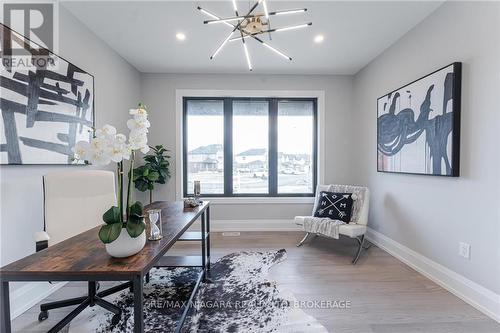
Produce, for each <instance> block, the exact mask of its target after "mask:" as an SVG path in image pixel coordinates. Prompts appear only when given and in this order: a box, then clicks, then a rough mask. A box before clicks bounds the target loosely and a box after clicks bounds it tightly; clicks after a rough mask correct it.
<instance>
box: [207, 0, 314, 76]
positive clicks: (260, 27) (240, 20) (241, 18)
mask: <svg viewBox="0 0 500 333" xmlns="http://www.w3.org/2000/svg"><path fill="white" fill-rule="evenodd" d="M232 2H233V7H234V13H235V16H233V17H226V18H221V17H219V16H217V15H215V14H213V13H211V12H209V11H208V10H206V9H203V8H201V7H198V10H199V11H200V12H202V13H203V14H205V15H207V16H209V17H210V18H211V20H207V21H204V22H203V23H204V24H224V25H226V26H228V27H230V28H231V32H230V33H229V35H228V36H227V37H226V39H224V41H223V42H222V43H221V44H220V45H219V47H217V49H216V50H215V52H214V53H213V54H212V55H211V56H210V59H214V58H215V57H216V56H217V54H219V52H220V51H221V50H222V48H223V47H224V46H225V45H226V44H227V43H228V42H238V41H241V43H242V45H243V51H244V53H245V58H246V60H247V64H248V69H249V70H250V71H251V70H252V62H251V60H250V54H249V53H248V48H247V44H246V41H245V40H246V39H248V38H252V39H254V40H256V41H257V42H259V43H260V44H262V45H264V46H265V47H266V48H268V49H269V50H271V51H273V52H274V53H276V54H277V55H279V56H281V57H283V58H285V59H286V60H290V61H291V60H292V58H291V57H289V56H288V55H286V54H284V53H283V52H281V51H280V50H278V49H276V48H275V47H272V46H271V45H269V43H267V42H265V41H263V40H262V39H261V38H260V35H263V34H268V35H269V38H271V33H274V32H281V31H288V30H295V29H301V28H306V27H308V26H310V25H312V22H309V23H304V24H298V25H293V26H287V27H281V28H271V20H270V17H271V16H279V15H289V14H297V13H304V12H306V11H307V8H301V9H290V10H281V11H276V12H270V11H268V9H267V3H266V0H259V1H257V2H256V3H255V4H254V5H253V6H252V7H250V10H249V11H248V13H246V15H240V14H239V12H238V7H237V5H236V0H232ZM259 5H262V8H263V10H264V13H263V14H260V13H255V11H256V10H257V7H259Z"/></svg>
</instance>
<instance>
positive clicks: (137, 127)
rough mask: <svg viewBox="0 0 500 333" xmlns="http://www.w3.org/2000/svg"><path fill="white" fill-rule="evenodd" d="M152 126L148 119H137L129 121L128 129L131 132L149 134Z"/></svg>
mask: <svg viewBox="0 0 500 333" xmlns="http://www.w3.org/2000/svg"><path fill="white" fill-rule="evenodd" d="M150 126H151V123H150V122H149V120H147V119H143V120H137V119H129V120H128V121H127V127H128V129H129V130H131V131H138V132H141V133H147V132H148V128H149V127H150Z"/></svg>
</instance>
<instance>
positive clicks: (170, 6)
mask: <svg viewBox="0 0 500 333" xmlns="http://www.w3.org/2000/svg"><path fill="white" fill-rule="evenodd" d="M253 3H254V1H238V7H239V8H240V10H243V11H244V10H247V9H248V8H249V6H250V5H251V4H253ZM267 3H268V7H269V11H275V10H283V9H293V8H301V7H306V8H307V9H308V11H307V12H306V13H301V14H294V15H286V16H278V17H272V18H271V23H272V25H273V27H279V26H287V25H295V24H299V23H306V22H313V25H312V26H311V27H309V28H305V29H301V30H294V31H284V32H279V33H274V34H273V35H272V38H273V39H272V41H269V44H271V45H273V46H274V47H276V48H278V49H280V50H282V51H283V52H284V53H286V54H288V55H290V56H291V57H292V58H293V61H287V60H284V59H283V58H281V57H279V56H277V55H276V54H274V53H273V52H271V51H270V50H268V49H267V48H265V47H263V46H262V45H260V44H259V43H258V42H256V41H253V40H250V41H249V42H248V44H247V45H248V47H249V51H250V55H251V59H252V62H253V67H254V72H255V73H266V74H354V73H356V72H357V71H359V70H360V69H361V68H363V67H364V66H365V65H366V64H368V63H369V62H370V61H371V60H373V59H374V58H375V57H376V56H377V55H379V54H380V53H381V52H382V51H384V50H385V49H386V48H387V47H389V46H390V45H391V44H393V43H394V42H395V41H396V40H398V39H399V38H400V37H401V36H403V35H404V34H405V33H406V32H407V31H409V30H410V29H411V28H412V27H414V26H415V25H416V24H418V23H419V22H420V21H422V20H423V19H424V18H425V17H427V16H428V15H429V14H430V13H432V12H433V11H434V10H435V9H436V8H437V7H439V6H440V5H441V4H442V1H437V2H433V1H345V2H342V1H277V0H276V1H273V0H268V1H267ZM62 5H63V6H64V7H65V8H67V9H68V10H69V11H71V12H72V13H73V14H74V15H75V16H76V17H77V18H78V19H79V20H81V21H82V22H83V23H84V24H85V25H87V26H88V27H89V28H90V29H91V30H92V31H93V32H94V33H95V34H97V35H98V36H100V37H101V38H102V39H103V40H104V41H105V42H106V43H107V44H108V45H110V46H111V47H112V48H113V49H115V50H116V51H117V52H118V53H119V54H120V55H121V56H122V57H123V58H125V59H126V60H127V61H128V62H129V63H131V64H132V65H133V66H135V67H136V68H137V69H138V70H139V71H141V72H148V73H245V72H248V69H247V65H246V60H245V56H244V53H243V48H242V46H241V43H238V42H232V43H228V44H227V45H226V46H225V48H224V49H223V50H222V51H221V52H220V53H219V55H218V56H217V57H216V58H215V59H214V60H210V59H209V57H210V55H211V54H212V53H213V51H214V50H215V49H216V48H217V46H218V45H219V44H220V43H221V42H222V41H223V40H224V38H225V37H226V36H227V34H228V33H229V32H230V28H229V27H227V26H225V25H223V24H212V25H204V24H203V20H205V19H209V18H207V17H206V16H205V15H203V14H202V13H200V12H199V11H198V10H196V7H197V6H198V5H199V6H201V7H203V8H206V9H208V10H210V11H211V12H213V13H215V14H218V15H220V16H232V15H233V9H232V4H231V1H229V0H226V1H70V2H64V3H62ZM260 11H262V10H260ZM177 32H183V33H184V34H186V36H187V38H186V40H185V41H183V42H180V41H178V40H177V39H176V37H175V35H176V33H177ZM317 34H323V35H324V36H325V40H324V42H323V43H322V44H316V43H314V42H313V38H314V36H316V35H317ZM265 40H268V37H267V36H266V38H265Z"/></svg>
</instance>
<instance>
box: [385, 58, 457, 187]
mask: <svg viewBox="0 0 500 333" xmlns="http://www.w3.org/2000/svg"><path fill="white" fill-rule="evenodd" d="M448 69H451V72H446V76H445V81H444V82H443V84H444V87H443V107H442V108H441V109H440V110H433V109H430V107H429V106H430V104H429V106H427V105H423V103H422V104H419V105H415V106H414V109H412V108H406V109H403V110H402V109H401V107H399V111H398V113H396V112H395V111H394V110H393V113H392V114H391V116H387V117H385V118H392V119H384V121H381V116H385V115H387V114H388V113H391V111H389V112H388V113H383V114H381V110H380V107H381V101H387V106H388V104H389V101H391V102H394V103H395V99H397V98H396V94H397V93H398V92H400V91H402V90H404V91H405V92H407V93H410V92H411V91H412V90H411V88H412V86H415V85H416V84H418V83H421V81H422V80H425V79H430V78H431V77H432V76H437V74H441V75H442V74H443V73H444V72H443V71H446V70H448ZM449 73H451V75H452V76H451V80H452V82H451V83H449V82H446V80H448V74H449ZM436 83H437V82H436ZM436 83H434V84H433V86H435V84H436ZM461 86H462V63H461V62H453V63H451V64H449V65H446V66H443V67H441V68H439V69H437V70H435V71H433V72H431V73H429V74H427V75H425V76H422V77H420V78H418V79H416V80H414V81H412V82H410V83H408V84H405V85H403V86H401V87H399V88H397V89H394V90H392V91H391V92H389V93H387V94H385V95H383V96H381V97H379V98H377V172H380V173H400V174H411V175H428V176H441V177H459V176H460V126H461V125H460V118H461ZM429 89H430V93H429ZM447 89H448V90H447ZM432 91H433V89H432V88H430V86H429V87H428V89H427V95H426V98H427V96H428V95H430V96H429V99H428V100H427V102H428V103H431V102H432V100H431V99H432ZM409 97H410V101H411V97H412V96H411V93H410V94H409ZM399 98H401V97H399ZM419 100H421V99H419ZM450 100H451V106H452V111H451V112H443V110H444V108H446V106H447V105H448V102H450ZM424 101H425V99H424ZM394 103H392V104H391V107H392V106H393V104H394ZM385 107H386V103H384V112H385V111H386V110H387V109H385ZM417 108H418V109H419V111H421V110H427V109H430V111H431V112H434V114H435V113H437V114H438V115H437V116H435V117H434V118H430V119H423V120H422V121H420V119H419V118H417V115H416V114H415V113H413V115H414V117H413V118H411V115H412V114H411V113H410V112H409V111H408V109H410V111H414V110H415V109H417ZM422 108H423V109H422ZM401 111H405V113H404V114H403V116H404V118H405V119H403V116H399V117H398V115H399V112H401ZM445 111H446V110H445ZM445 114H446V116H445ZM418 116H420V112H419V114H418ZM439 116H441V117H440V118H438V117H439ZM396 118H400V119H396ZM415 118H416V119H415ZM433 119H439V120H433ZM417 123H418V124H417ZM402 124H403V125H404V124H406V129H402ZM408 124H410V125H408ZM396 126H400V128H396ZM382 128H384V130H383V129H382ZM443 128H444V130H447V128H449V130H450V133H449V134H451V136H450V137H451V139H448V136H449V134H447V133H443V132H439V131H443ZM398 131H399V132H398ZM408 132H409V134H410V136H407V137H406V138H405V140H411V139H413V137H412V136H411V135H412V134H414V135H416V134H415V133H418V132H420V134H419V135H418V136H417V139H418V138H420V137H421V136H424V137H425V139H426V141H425V143H424V145H425V149H429V155H432V154H436V150H438V153H437V154H439V153H440V154H441V155H440V159H439V164H440V165H441V164H442V161H441V159H444V160H445V161H444V165H445V168H444V169H445V172H444V173H443V172H437V169H439V167H438V166H437V162H436V166H434V165H432V166H429V164H428V163H430V161H431V158H430V157H429V160H426V161H425V162H426V166H427V167H429V168H430V167H432V170H430V169H429V170H423V171H408V170H407V169H406V168H401V167H400V168H401V170H387V169H385V168H384V167H383V163H382V162H381V156H388V155H385V153H384V152H383V150H386V148H387V147H391V144H393V143H394V142H398V144H397V148H399V149H402V146H401V147H400V145H401V143H399V142H400V141H401V140H402V138H401V137H399V138H397V135H401V134H402V133H406V134H408ZM427 132H429V133H427ZM387 133H391V134H392V137H391V136H390V135H387V137H386V134H387ZM394 133H397V135H396V137H395V136H394ZM445 134H446V140H445V142H444V144H445V147H443V145H441V146H440V147H439V148H438V149H436V147H437V143H436V142H442V141H443V137H444V135H445ZM439 135H441V137H440V139H441V140H436V137H437V136H439ZM429 139H430V140H431V143H432V149H434V151H433V152H430V151H431V145H430V144H429V143H428V141H427V140H429ZM381 141H383V142H381ZM388 142H389V144H387V143H388ZM414 142H415V141H413V143H414ZM410 144H411V143H410ZM404 145H406V144H403V146H404ZM447 147H450V148H451V150H450V149H448V148H447ZM392 148H394V147H392ZM447 150H450V153H451V156H448V152H447ZM443 151H444V152H445V154H446V158H445V157H443V155H442V153H443ZM399 152H401V151H399ZM390 153H393V151H390ZM397 154H398V153H395V154H393V155H391V156H397ZM432 161H433V163H434V159H432ZM400 163H401V162H400ZM448 164H449V168H448ZM441 168H442V166H441ZM441 170H442V169H441Z"/></svg>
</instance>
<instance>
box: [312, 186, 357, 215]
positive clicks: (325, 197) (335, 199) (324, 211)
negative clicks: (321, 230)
mask: <svg viewBox="0 0 500 333" xmlns="http://www.w3.org/2000/svg"><path fill="white" fill-rule="evenodd" d="M353 203H354V200H353V198H352V193H336V192H324V191H321V192H320V193H319V200H318V207H316V211H315V212H314V216H315V217H328V218H331V219H332V220H340V221H343V222H345V223H349V221H350V220H351V214H352V206H353Z"/></svg>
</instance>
